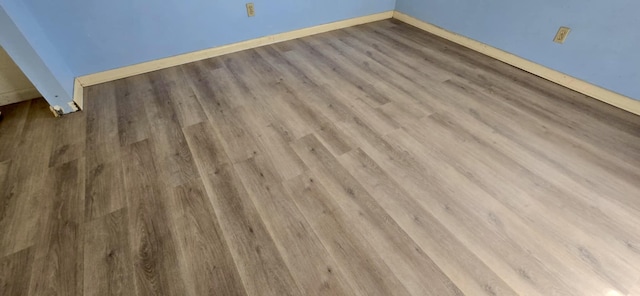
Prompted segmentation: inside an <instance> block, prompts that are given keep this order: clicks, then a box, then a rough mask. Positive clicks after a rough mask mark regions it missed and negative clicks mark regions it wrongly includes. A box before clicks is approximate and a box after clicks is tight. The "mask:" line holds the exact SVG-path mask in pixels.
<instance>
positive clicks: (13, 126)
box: [0, 101, 32, 162]
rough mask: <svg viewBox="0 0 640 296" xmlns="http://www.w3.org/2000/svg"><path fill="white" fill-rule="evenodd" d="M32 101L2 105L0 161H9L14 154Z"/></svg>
mask: <svg viewBox="0 0 640 296" xmlns="http://www.w3.org/2000/svg"><path fill="white" fill-rule="evenodd" d="M31 102H32V101H26V102H22V103H20V104H12V105H8V106H2V117H3V119H2V120H0V162H3V161H7V160H9V159H11V158H12V157H13V156H14V153H15V149H16V146H17V144H18V143H19V142H20V137H21V134H22V131H23V129H24V126H25V124H26V122H27V115H28V114H29V108H30V107H31Z"/></svg>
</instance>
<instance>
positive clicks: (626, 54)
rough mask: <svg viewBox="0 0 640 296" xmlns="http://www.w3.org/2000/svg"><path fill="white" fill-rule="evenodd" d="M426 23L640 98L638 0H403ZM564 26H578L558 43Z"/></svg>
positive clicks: (407, 10) (401, 4) (403, 8)
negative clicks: (557, 40)
mask: <svg viewBox="0 0 640 296" xmlns="http://www.w3.org/2000/svg"><path fill="white" fill-rule="evenodd" d="M396 9H397V10H398V11H400V12H402V13H405V14H408V15H411V16H413V17H415V18H418V19H420V20H423V21H425V22H428V23H431V24H434V25H436V26H439V27H441V28H444V29H446V30H449V31H452V32H454V33H458V34H460V35H463V36H466V37H469V38H471V39H474V40H477V41H480V42H483V43H485V44H488V45H491V46H493V47H496V48H499V49H502V50H504V51H507V52H510V53H513V54H515V55H518V56H520V57H522V58H525V59H528V60H530V61H533V62H535V63H538V64H541V65H544V66H547V67H549V68H552V69H554V70H557V71H560V72H562V73H565V74H568V75H570V76H573V77H576V78H579V79H582V80H585V81H587V82H589V83H592V84H595V85H598V86H600V87H603V88H606V89H609V90H612V91H614V92H618V93H620V94H623V95H626V96H628V97H631V98H634V99H639V100H640V54H638V53H639V52H640V17H638V12H640V2H639V1H636V0H614V1H600V0H565V1H551V0H542V1H510V0H492V1H476V0H398V1H397V5H396ZM560 26H567V27H570V28H571V29H572V31H571V33H570V34H569V37H568V38H567V41H566V42H565V44H562V45H561V44H556V43H553V42H552V40H553V37H554V35H555V33H556V31H557V30H558V28H559V27H560Z"/></svg>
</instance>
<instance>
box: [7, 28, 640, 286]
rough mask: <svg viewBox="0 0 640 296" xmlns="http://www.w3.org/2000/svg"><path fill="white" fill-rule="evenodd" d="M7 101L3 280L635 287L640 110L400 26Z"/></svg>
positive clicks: (639, 263) (639, 266) (639, 253)
mask: <svg viewBox="0 0 640 296" xmlns="http://www.w3.org/2000/svg"><path fill="white" fill-rule="evenodd" d="M85 102H86V104H85V105H86V110H85V111H84V112H80V113H75V114H71V115H67V116H64V117H62V118H60V119H55V118H52V116H51V113H50V111H49V110H48V106H47V104H46V103H45V102H44V101H43V100H34V101H30V102H25V103H20V104H15V105H11V106H7V107H3V108H2V111H3V113H4V114H5V119H4V121H2V122H0V185H1V186H0V295H7V296H8V295H277V296H282V295H363V296H368V295H580V296H590V295H593V296H618V295H640V294H639V293H640V117H638V116H635V115H632V114H630V113H626V112H624V111H621V110H618V109H616V108H614V107H611V106H608V105H605V104H603V103H601V102H598V101H596V100H593V99H591V98H588V97H585V96H584V95H581V94H578V93H575V92H572V91H570V90H567V89H565V88H563V87H560V86H558V85H555V84H553V83H550V82H548V81H545V80H543V79H540V78H538V77H535V76H532V75H531V74H528V73H525V72H522V71H520V70H517V69H514V68H512V67H510V66H507V65H505V64H502V63H500V62H498V61H496V60H493V59H490V58H488V57H485V56H482V55H481V54H478V53H475V52H472V51H470V50H468V49H465V48H462V47H460V46H457V45H454V44H452V43H450V42H447V41H444V40H442V39H440V38H437V37H435V36H433V35H430V34H428V33H425V32H422V31H419V30H418V29H415V28H412V27H410V26H407V25H404V24H402V23H399V22H396V21H382V22H376V23H371V24H366V25H362V26H358V27H353V28H348V29H343V30H339V31H335V32H330V33H325V34H321V35H316V36H312V37H307V38H302V39H299V40H294V41H289V42H285V43H281V44H276V45H270V46H266V47H262V48H258V49H254V50H248V51H244V52H239V53H235V54H230V55H226V56H222V57H218V58H213V59H209V60H204V61H200V62H196V63H192V64H188V65H183V66H179V67H173V68H170V69H166V70H162V71H157V72H153V73H149V74H144V75H140V76H136V77H131V78H128V79H124V80H118V81H114V82H111V83H107V84H102V85H97V86H93V87H91V88H89V89H87V90H86V99H85Z"/></svg>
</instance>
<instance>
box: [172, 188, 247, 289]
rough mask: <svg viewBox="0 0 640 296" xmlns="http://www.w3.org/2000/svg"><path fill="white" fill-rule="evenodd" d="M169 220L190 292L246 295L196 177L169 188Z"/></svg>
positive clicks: (211, 208)
mask: <svg viewBox="0 0 640 296" xmlns="http://www.w3.org/2000/svg"><path fill="white" fill-rule="evenodd" d="M171 195H172V196H171V198H170V199H169V208H170V209H171V211H169V220H168V223H170V225H171V228H172V233H173V234H174V236H175V237H176V242H177V243H176V245H177V249H178V256H179V260H180V265H181V267H182V273H183V274H184V276H185V285H186V288H187V290H188V291H189V293H190V294H191V295H214V294H222V295H246V292H245V289H244V287H243V285H242V280H241V279H240V275H239V274H238V270H237V267H236V265H235V263H234V262H233V257H232V256H231V252H230V250H229V246H228V245H227V243H226V240H225V238H224V235H223V233H222V229H221V228H220V225H219V223H218V220H217V216H216V214H215V211H214V209H213V207H212V205H211V203H210V202H209V198H208V197H207V194H206V192H205V189H204V186H203V185H202V182H201V181H200V180H194V181H192V182H190V183H188V184H183V185H180V186H178V187H176V188H174V189H173V192H172V193H171Z"/></svg>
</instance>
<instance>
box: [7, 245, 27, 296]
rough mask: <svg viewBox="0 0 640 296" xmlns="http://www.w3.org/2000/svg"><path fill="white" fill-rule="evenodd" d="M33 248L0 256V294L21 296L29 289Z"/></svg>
mask: <svg viewBox="0 0 640 296" xmlns="http://www.w3.org/2000/svg"><path fill="white" fill-rule="evenodd" d="M32 263H33V248H26V249H24V250H22V251H19V252H16V253H13V254H11V255H8V256H5V257H2V258H0V295H7V296H21V295H24V294H25V293H26V291H28V289H29V281H30V278H31V267H32Z"/></svg>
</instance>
